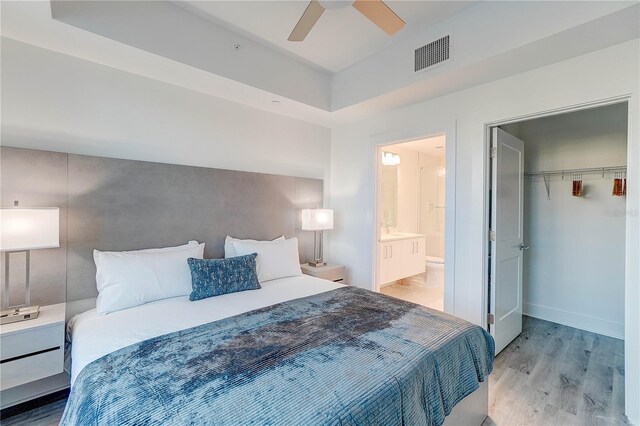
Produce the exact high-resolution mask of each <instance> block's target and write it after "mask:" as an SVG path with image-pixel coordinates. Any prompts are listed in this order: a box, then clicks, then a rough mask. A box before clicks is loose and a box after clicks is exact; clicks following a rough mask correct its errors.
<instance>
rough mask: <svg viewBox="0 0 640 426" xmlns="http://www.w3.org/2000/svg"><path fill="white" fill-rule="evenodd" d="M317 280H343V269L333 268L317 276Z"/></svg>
mask: <svg viewBox="0 0 640 426" xmlns="http://www.w3.org/2000/svg"><path fill="white" fill-rule="evenodd" d="M317 277H318V278H322V279H325V280H329V281H340V280H344V268H333V269H329V270H327V271H323V272H322V273H320V274H318V275H317Z"/></svg>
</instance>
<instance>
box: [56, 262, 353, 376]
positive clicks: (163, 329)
mask: <svg viewBox="0 0 640 426" xmlns="http://www.w3.org/2000/svg"><path fill="white" fill-rule="evenodd" d="M342 286H343V285H342V284H338V283H334V282H331V281H327V280H322V279H318V278H314V277H311V276H308V275H302V276H299V277H290V278H282V279H279V280H273V281H269V282H266V283H263V284H262V288H261V289H259V290H251V291H243V292H239V293H232V294H225V295H222V296H218V297H211V298H208V299H204V300H199V301H196V302H190V301H189V298H188V297H187V296H182V297H174V298H171V299H164V300H158V301H156V302H152V303H147V304H145V305H141V306H136V307H135V308H130V309H125V310H122V311H118V312H112V313H110V314H107V315H100V314H98V313H97V312H96V310H95V309H91V310H90V311H87V312H84V313H82V314H80V315H76V316H75V317H73V318H72V319H71V321H69V325H68V330H67V332H68V337H69V339H70V340H71V384H72V385H73V383H74V382H75V379H76V377H78V374H79V373H80V371H82V369H83V368H84V367H85V366H87V365H88V364H90V363H91V362H93V361H95V360H96V359H98V358H100V357H102V356H104V355H107V354H109V353H111V352H114V351H116V350H118V349H121V348H124V347H125V346H129V345H132V344H134V343H138V342H141V341H143V340H147V339H150V338H152V337H156V336H161V335H163V334H167V333H172V332H174V331H178V330H184V329H187V328H191V327H195V326H197V325H200V324H205V323H208V322H212V321H216V320H219V319H223V318H227V317H231V316H234V315H238V314H241V313H243V312H248V311H252V310H254V309H259V308H263V307H265V306H270V305H274V304H276V303H280V302H284V301H287V300H293V299H299V298H301V297H306V296H311V295H313V294H318V293H323V292H325V291H330V290H333V289H336V288H339V287H342Z"/></svg>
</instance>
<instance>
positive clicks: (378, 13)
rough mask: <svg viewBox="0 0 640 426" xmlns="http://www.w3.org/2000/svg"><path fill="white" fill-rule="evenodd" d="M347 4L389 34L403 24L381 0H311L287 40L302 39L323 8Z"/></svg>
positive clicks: (393, 32)
mask: <svg viewBox="0 0 640 426" xmlns="http://www.w3.org/2000/svg"><path fill="white" fill-rule="evenodd" d="M349 6H353V7H354V8H356V10H357V11H358V12H360V13H362V14H363V15H364V16H365V17H367V18H368V19H369V20H370V21H371V22H373V23H374V24H376V25H377V26H379V27H380V28H381V29H382V30H383V31H384V32H386V33H387V34H389V35H393V34H395V33H397V32H398V31H399V30H400V28H402V27H403V26H404V21H403V20H402V19H400V17H399V16H398V15H396V14H395V12H394V11H393V10H391V8H390V7H389V6H387V5H386V4H385V3H384V2H383V1H382V0H355V1H337V0H311V1H310V2H309V5H308V6H307V8H306V9H305V11H304V13H303V14H302V16H301V17H300V20H299V21H298V23H297V24H296V26H295V28H294V29H293V31H291V35H290V36H289V38H288V40H289V41H303V40H304V39H305V37H307V34H309V31H311V28H313V26H314V25H315V24H316V22H318V19H320V16H321V15H322V13H323V12H324V11H325V9H341V8H344V7H349Z"/></svg>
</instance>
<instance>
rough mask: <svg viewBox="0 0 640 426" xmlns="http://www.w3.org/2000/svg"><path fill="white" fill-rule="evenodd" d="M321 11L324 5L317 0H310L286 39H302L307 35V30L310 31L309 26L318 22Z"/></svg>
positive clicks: (311, 26)
mask: <svg viewBox="0 0 640 426" xmlns="http://www.w3.org/2000/svg"><path fill="white" fill-rule="evenodd" d="M323 12H324V7H323V6H322V5H321V4H320V3H319V2H318V0H311V1H310V2H309V5H308V6H307V8H306V9H305V11H304V13H303V14H302V16H301V17H300V20H299V21H298V23H297V24H296V26H295V28H294V29H293V31H291V35H290V36H289V38H288V39H287V40H289V41H303V40H304V39H305V37H307V34H309V31H311V28H313V26H314V25H315V24H316V22H318V19H320V16H321V15H322V13H323Z"/></svg>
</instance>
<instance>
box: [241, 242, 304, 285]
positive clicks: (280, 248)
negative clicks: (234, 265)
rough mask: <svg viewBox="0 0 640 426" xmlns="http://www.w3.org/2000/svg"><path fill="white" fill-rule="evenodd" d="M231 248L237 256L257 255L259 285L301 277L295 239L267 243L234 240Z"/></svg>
mask: <svg viewBox="0 0 640 426" xmlns="http://www.w3.org/2000/svg"><path fill="white" fill-rule="evenodd" d="M233 247H234V248H235V249H236V253H237V254H238V256H242V255H245V254H251V253H258V257H257V258H256V270H257V272H258V281H259V282H261V283H263V282H265V281H271V280H277V279H278V278H285V277H295V276H298V275H302V271H301V270H300V258H299V255H298V239H297V238H291V239H288V240H278V241H271V242H268V243H265V242H251V241H238V240H236V241H234V242H233Z"/></svg>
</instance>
